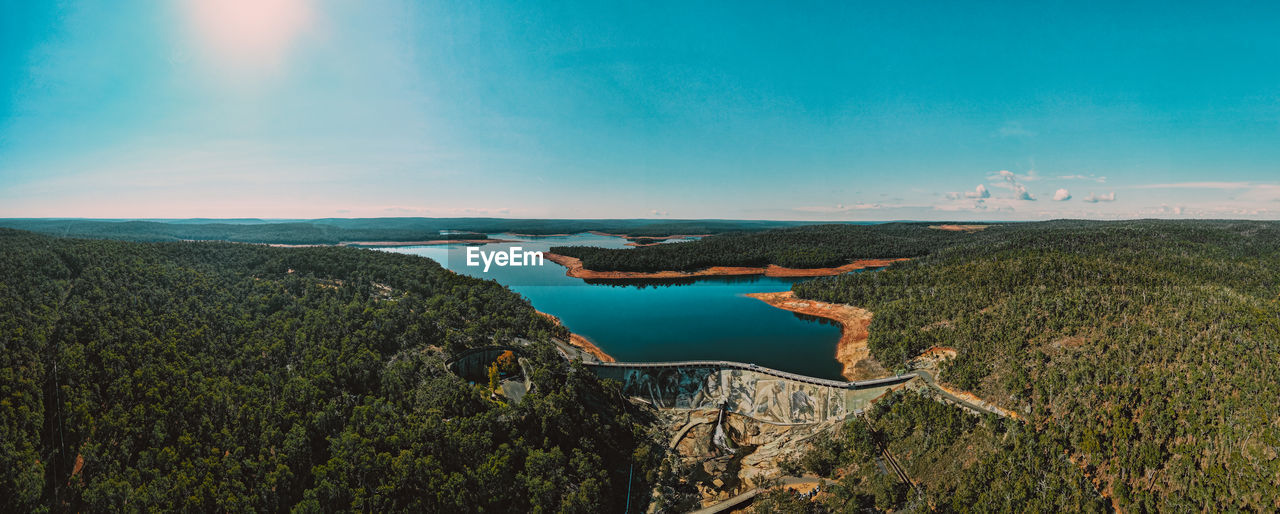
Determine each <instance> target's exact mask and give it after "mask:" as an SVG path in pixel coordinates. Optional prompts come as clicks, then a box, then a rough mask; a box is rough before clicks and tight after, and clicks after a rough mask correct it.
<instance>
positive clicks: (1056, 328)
mask: <svg viewBox="0 0 1280 514" xmlns="http://www.w3.org/2000/svg"><path fill="white" fill-rule="evenodd" d="M964 237H968V238H971V239H970V241H969V242H967V243H964V244H958V245H955V246H953V247H950V248H945V249H941V250H938V251H936V252H934V253H932V254H930V255H928V256H926V257H922V258H920V259H916V260H912V261H909V262H905V263H900V264H896V265H894V266H892V267H890V268H888V269H886V270H884V271H880V272H876V273H854V274H846V275H843V276H839V277H830V278H824V279H817V280H813V281H808V282H803V283H798V284H796V285H795V286H794V288H793V289H794V290H795V291H796V293H797V294H798V295H799V296H801V297H804V298H810V299H816V300H823V301H830V302H840V303H848V304H853V305H858V306H861V307H865V308H867V309H869V310H871V311H872V312H874V313H875V317H874V319H873V321H872V323H871V328H870V340H869V344H870V347H871V350H872V353H873V354H874V355H875V356H876V357H877V358H878V359H880V360H881V362H883V363H885V364H886V366H888V367H898V368H903V367H905V366H906V365H907V362H908V361H909V360H910V359H911V358H912V357H913V356H915V355H917V354H919V353H920V352H921V351H923V350H925V349H927V348H929V347H932V346H945V347H951V348H954V349H956V350H957V352H958V355H957V357H956V358H955V359H954V360H953V361H951V362H950V363H949V364H947V365H945V366H944V368H943V374H942V376H941V377H940V378H942V379H943V380H945V381H947V382H949V383H951V384H953V385H954V386H957V387H959V388H962V389H967V390H972V391H974V392H975V393H977V394H978V395H979V396H982V397H984V398H986V399H990V400H994V401H995V402H996V403H997V404H999V405H1001V406H1003V407H1005V408H1008V409H1011V410H1015V411H1017V412H1018V413H1020V414H1022V415H1023V418H1025V420H1026V423H1027V425H1028V426H1029V427H1032V428H1033V429H1035V430H1036V431H1037V432H1038V433H1041V434H1045V437H1049V438H1051V439H1052V440H1053V441H1054V442H1055V444H1058V443H1060V444H1062V445H1063V448H1064V450H1065V451H1066V452H1067V453H1068V454H1069V455H1070V456H1071V457H1072V458H1073V459H1075V460H1076V461H1077V462H1078V463H1080V464H1081V465H1082V466H1083V467H1084V469H1085V471H1086V473H1087V474H1088V475H1089V476H1091V477H1093V478H1094V479H1096V480H1098V481H1099V483H1100V486H1099V489H1100V490H1101V491H1102V492H1103V493H1104V494H1107V495H1108V496H1109V497H1110V498H1112V499H1113V500H1114V502H1115V504H1116V505H1117V506H1118V507H1120V508H1121V509H1123V510H1125V511H1126V512H1153V511H1178V512H1186V511H1202V510H1233V509H1242V510H1255V511H1274V510H1276V509H1280V459H1278V458H1277V454H1278V452H1280V417H1278V416H1277V414H1276V413H1277V405H1280V403H1278V402H1280V223H1275V222H1247V221H1153V220H1147V221H1131V222H1109V223H1102V222H1097V223H1086V222H1045V223H1029V224H1018V225H1010V226H1001V227H992V228H990V229H987V230H985V231H983V232H981V233H975V234H966V235H964ZM1015 477H1017V475H1015ZM1017 479H1019V480H1020V479H1021V478H1017ZM993 486H997V487H999V486H1001V484H1000V482H999V480H997V481H995V482H993Z"/></svg>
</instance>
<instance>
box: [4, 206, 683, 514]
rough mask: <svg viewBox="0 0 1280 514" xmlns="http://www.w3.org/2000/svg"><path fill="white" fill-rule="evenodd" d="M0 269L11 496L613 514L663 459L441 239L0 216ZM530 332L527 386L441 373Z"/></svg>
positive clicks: (510, 298) (10, 508) (15, 504)
mask: <svg viewBox="0 0 1280 514" xmlns="http://www.w3.org/2000/svg"><path fill="white" fill-rule="evenodd" d="M0 276H2V277H4V279H3V281H2V282H0V473H2V475H0V511H4V512H40V511H49V510H57V511H63V510H77V511H82V510H94V511H127V510H163V511H172V510H183V511H191V510H195V511H213V510H218V511H245V510H255V511H281V510H290V509H297V510H302V511H331V510H347V509H351V510H361V511H386V510H414V511H427V512H463V511H478V510H486V511H519V512H527V511H535V512H536V511H543V512H546V511H566V512H611V511H612V512H616V511H621V510H622V509H623V507H624V505H625V504H626V503H627V502H628V501H631V502H632V503H633V504H638V505H644V504H645V503H647V502H646V500H647V498H648V494H649V490H650V487H651V486H652V484H653V481H654V480H656V479H657V476H656V473H657V471H656V470H657V469H658V467H659V466H658V460H659V459H661V453H660V452H659V451H658V450H659V449H660V446H658V445H657V443H655V440H654V435H653V434H652V433H651V432H650V431H649V430H648V429H647V428H646V427H648V426H649V425H648V423H647V419H646V418H645V416H646V414H645V411H642V410H637V409H635V408H634V407H632V406H631V404H630V403H628V402H627V401H625V400H624V399H622V398H621V395H620V393H619V391H618V389H617V387H616V384H612V383H601V382H599V381H598V380H596V379H595V378H594V376H593V375H592V374H591V373H589V372H587V371H585V370H584V369H582V368H581V367H580V365H577V364H573V365H570V364H568V363H567V362H566V361H564V360H563V359H562V358H561V357H559V355H558V354H556V353H555V351H554V350H553V349H552V348H551V345H550V344H548V343H546V341H547V338H548V336H550V335H553V334H558V335H561V336H562V335H564V334H563V329H562V328H559V327H558V326H556V325H553V324H551V323H550V322H549V321H548V320H547V319H546V318H544V317H542V316H540V315H538V314H537V313H536V312H535V311H534V310H533V309H532V307H531V306H530V305H529V304H528V302H527V301H526V300H524V299H523V298H521V297H519V296H518V295H516V294H514V293H512V292H511V291H510V290H508V289H506V288H504V287H502V286H500V285H498V284H497V283H495V282H491V281H481V280H477V279H473V278H468V277H465V276H460V275H457V274H454V273H450V272H447V271H445V270H443V268H441V267H440V266H438V265H436V264H435V263H434V262H432V261H430V260H427V259H422V258H417V257H412V256H404V255H397V254H391V253H382V252H374V251H368V250H360V249H353V248H338V247H323V248H298V249H286V248H271V247H266V246H260V245H244V244H233V243H194V242H188V243H127V242H116V241H103V240H78V239H61V238H53V237H48V236H42V235H36V234H31V233H27V232H20V231H14V230H7V229H0ZM525 340H527V341H529V342H528V344H527V346H526V347H525V348H526V351H525V352H524V353H525V354H526V355H527V360H528V361H529V363H530V365H531V368H532V371H531V372H530V374H531V375H532V377H531V379H532V383H533V384H534V389H533V391H532V392H530V393H529V394H527V395H525V396H524V398H523V399H522V400H521V401H520V402H518V403H513V404H508V403H506V402H504V401H501V400H500V399H495V398H494V397H492V396H491V395H490V394H489V393H488V392H487V391H486V390H485V388H484V387H483V386H478V385H473V384H469V383H467V382H466V381H463V380H462V379H460V378H458V377H457V376H455V375H453V374H451V373H449V372H448V371H447V370H446V369H447V368H446V366H445V364H444V362H445V360H446V359H448V358H449V356H450V355H456V354H457V353H458V352H460V351H463V350H465V349H468V348H474V347H478V346H484V345H489V344H493V343H508V344H521V341H525ZM628 491H631V495H630V498H629V497H628V494H627V492H628Z"/></svg>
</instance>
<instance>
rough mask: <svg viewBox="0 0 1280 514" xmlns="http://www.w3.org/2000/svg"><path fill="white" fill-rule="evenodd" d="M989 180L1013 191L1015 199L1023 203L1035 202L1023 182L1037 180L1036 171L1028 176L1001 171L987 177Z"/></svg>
mask: <svg viewBox="0 0 1280 514" xmlns="http://www.w3.org/2000/svg"><path fill="white" fill-rule="evenodd" d="M987 179H988V180H996V181H998V182H996V183H995V185H997V186H1000V187H1002V188H1005V189H1008V190H1010V191H1013V197H1014V198H1015V199H1018V200H1023V201H1030V202H1033V201H1035V199H1036V197H1035V196H1033V195H1032V194H1031V192H1030V191H1027V186H1024V185H1022V182H1021V181H1031V180H1037V179H1039V177H1037V176H1036V172H1035V171H1031V172H1028V173H1027V174H1026V175H1018V174H1016V173H1014V172H1012V171H1009V170H1000V171H997V172H994V173H992V174H991V175H990V176H988V177H987Z"/></svg>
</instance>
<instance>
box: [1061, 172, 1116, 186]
mask: <svg viewBox="0 0 1280 514" xmlns="http://www.w3.org/2000/svg"><path fill="white" fill-rule="evenodd" d="M1058 180H1089V181H1093V182H1097V183H1099V184H1103V183H1106V182H1107V177H1099V176H1096V175H1079V174H1076V175H1058Z"/></svg>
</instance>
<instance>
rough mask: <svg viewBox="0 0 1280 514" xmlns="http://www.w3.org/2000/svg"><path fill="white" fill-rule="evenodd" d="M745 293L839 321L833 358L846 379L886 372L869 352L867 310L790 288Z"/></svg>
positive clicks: (801, 312)
mask: <svg viewBox="0 0 1280 514" xmlns="http://www.w3.org/2000/svg"><path fill="white" fill-rule="evenodd" d="M747 296H750V297H752V298H755V299H757V300H760V301H763V302H764V303H767V304H769V305H772V306H774V307H777V308H779V309H784V310H789V311H791V312H798V313H800V314H808V315H810V316H818V317H821V318H827V319H830V320H833V321H836V322H837V323H840V327H841V330H840V342H839V343H838V344H837V345H836V360H838V361H840V364H842V365H844V370H843V371H842V372H841V375H844V378H845V379H847V380H866V379H870V378H880V377H885V376H889V372H888V371H886V370H885V369H884V367H883V366H881V365H880V363H879V362H878V361H876V360H875V358H874V357H872V356H871V349H870V348H868V347H867V336H868V335H869V332H868V331H867V327H869V326H871V311H868V310H866V309H860V308H857V307H854V306H852V305H844V304H839V303H826V302H819V301H814V300H802V299H799V298H796V297H795V294H794V293H792V292H791V291H783V292H780V293H751V294H748V295H747Z"/></svg>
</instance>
